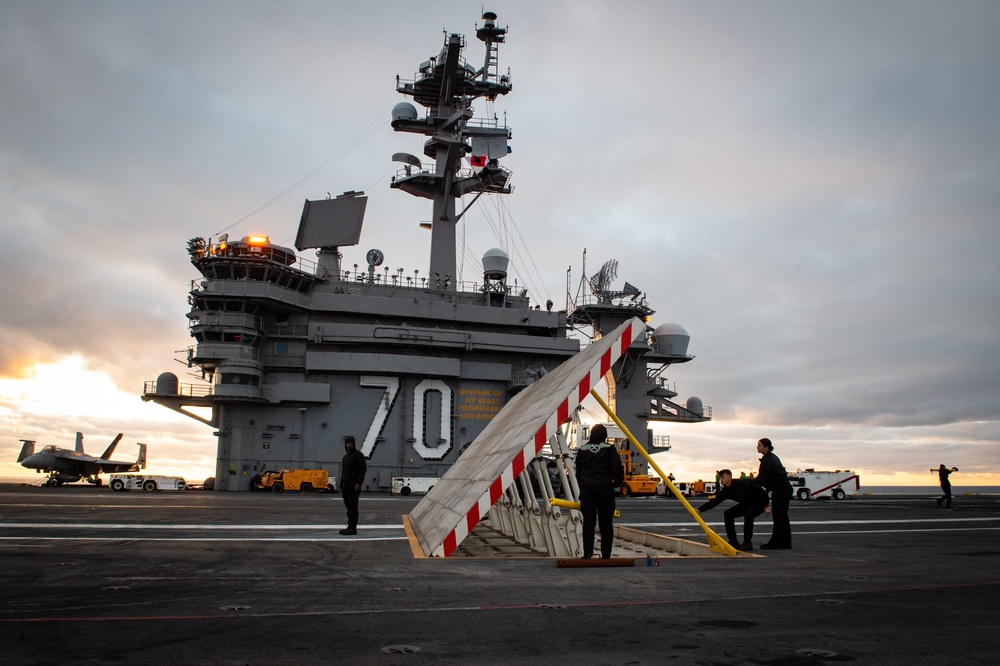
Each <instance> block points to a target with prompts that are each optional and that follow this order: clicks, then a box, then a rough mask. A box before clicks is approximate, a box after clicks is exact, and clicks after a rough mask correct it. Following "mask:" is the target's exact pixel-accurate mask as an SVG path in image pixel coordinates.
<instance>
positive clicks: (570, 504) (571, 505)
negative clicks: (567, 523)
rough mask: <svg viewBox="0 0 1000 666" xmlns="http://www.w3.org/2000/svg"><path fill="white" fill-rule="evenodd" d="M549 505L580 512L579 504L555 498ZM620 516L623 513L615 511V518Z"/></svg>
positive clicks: (550, 500)
mask: <svg viewBox="0 0 1000 666" xmlns="http://www.w3.org/2000/svg"><path fill="white" fill-rule="evenodd" d="M549 504H551V505H552V506H558V507H562V508H563V509H576V510H577V511H579V510H580V503H579V502H570V501H569V500H563V499H556V498H555V497H551V498H549ZM620 515H622V514H621V512H620V511H619V510H618V509H615V518H617V517H619V516H620Z"/></svg>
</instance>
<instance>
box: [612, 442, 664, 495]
mask: <svg viewBox="0 0 1000 666" xmlns="http://www.w3.org/2000/svg"><path fill="white" fill-rule="evenodd" d="M618 455H619V456H621V459H622V467H624V468H625V482H624V483H623V484H622V485H621V487H619V488H618V494H619V495H621V496H622V497H632V496H633V495H655V494H656V484H658V483H659V482H660V477H658V476H649V475H648V474H640V473H639V472H640V470H641V469H642V467H641V465H640V464H639V463H638V462H635V463H633V462H632V451H631V449H618Z"/></svg>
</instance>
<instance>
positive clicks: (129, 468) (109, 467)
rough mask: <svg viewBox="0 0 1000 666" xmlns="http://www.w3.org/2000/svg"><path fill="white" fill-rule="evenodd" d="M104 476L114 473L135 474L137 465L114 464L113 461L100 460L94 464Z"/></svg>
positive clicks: (137, 469) (129, 463) (126, 463)
mask: <svg viewBox="0 0 1000 666" xmlns="http://www.w3.org/2000/svg"><path fill="white" fill-rule="evenodd" d="M95 464H96V465H98V466H99V467H100V468H101V472H103V473H105V474H109V473H114V472H137V471H139V465H138V464H136V463H134V462H115V461H113V460H100V461H96V462H95Z"/></svg>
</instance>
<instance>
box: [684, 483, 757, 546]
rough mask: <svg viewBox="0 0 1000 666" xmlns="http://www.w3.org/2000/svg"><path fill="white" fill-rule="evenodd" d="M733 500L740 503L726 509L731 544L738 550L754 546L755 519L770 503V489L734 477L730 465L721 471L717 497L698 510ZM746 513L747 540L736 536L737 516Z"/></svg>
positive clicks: (744, 525)
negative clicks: (741, 540)
mask: <svg viewBox="0 0 1000 666" xmlns="http://www.w3.org/2000/svg"><path fill="white" fill-rule="evenodd" d="M727 499H728V500H733V501H734V502H736V506H731V507H729V508H728V509H726V511H725V513H723V514H722V515H723V518H724V519H725V521H726V536H727V537H728V538H729V545H730V546H732V547H733V548H735V549H736V550H753V543H752V541H753V520H754V518H756V517H757V516H759V515H760V514H762V513H764V507H766V506H767V491H765V490H764V489H763V488H761V487H760V486H758V485H757V484H756V483H754V482H753V481H751V480H749V479H734V478H733V473H732V472H731V471H729V470H728V469H723V470H720V471H719V488H718V489H717V490H716V493H715V497H713V498H712V499H710V500H708V501H707V502H705V503H704V504H702V505H701V506H699V507H698V513H704V512H705V511H708V510H709V509H712V508H714V507H716V506H718V505H719V504H721V503H722V502H724V501H725V500H727ZM740 516H742V517H743V543H740V542H739V541H738V540H737V539H736V519H737V518H739V517H740Z"/></svg>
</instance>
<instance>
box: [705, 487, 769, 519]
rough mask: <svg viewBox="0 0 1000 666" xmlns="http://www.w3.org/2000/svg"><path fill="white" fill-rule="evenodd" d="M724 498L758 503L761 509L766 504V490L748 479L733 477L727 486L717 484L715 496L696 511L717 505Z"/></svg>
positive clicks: (706, 509) (724, 499)
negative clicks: (717, 488)
mask: <svg viewBox="0 0 1000 666" xmlns="http://www.w3.org/2000/svg"><path fill="white" fill-rule="evenodd" d="M726 500H733V501H734V502H746V503H747V504H759V505H760V507H761V508H762V509H763V508H764V507H765V506H767V491H766V490H764V489H763V488H761V487H760V486H758V485H757V484H756V483H754V482H753V481H751V480H750V479H733V482H732V483H730V484H729V487H728V488H727V487H726V486H724V485H722V484H721V483H720V484H719V490H718V491H717V492H716V493H715V497H713V498H712V499H710V500H708V501H707V502H705V503H704V504H702V505H701V506H699V507H698V512H699V513H701V512H704V511H708V510H709V509H712V508H715V507H717V506H719V504H721V503H723V502H725V501H726Z"/></svg>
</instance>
